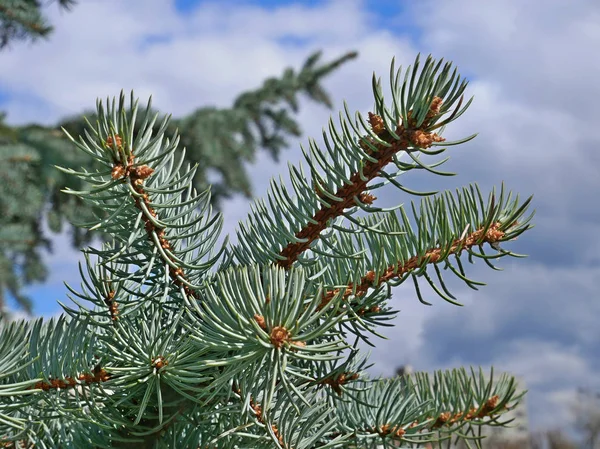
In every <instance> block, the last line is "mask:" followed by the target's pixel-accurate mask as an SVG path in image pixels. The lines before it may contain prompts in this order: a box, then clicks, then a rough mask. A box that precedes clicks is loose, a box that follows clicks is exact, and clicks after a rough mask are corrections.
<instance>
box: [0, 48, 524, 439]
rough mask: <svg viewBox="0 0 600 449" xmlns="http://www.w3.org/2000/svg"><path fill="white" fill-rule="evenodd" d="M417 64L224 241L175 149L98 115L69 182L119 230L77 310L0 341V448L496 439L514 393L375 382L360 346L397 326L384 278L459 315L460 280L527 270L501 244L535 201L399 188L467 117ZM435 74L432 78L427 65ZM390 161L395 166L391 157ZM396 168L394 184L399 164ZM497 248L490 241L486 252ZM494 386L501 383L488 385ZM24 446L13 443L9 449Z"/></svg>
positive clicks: (130, 117) (151, 133)
mask: <svg viewBox="0 0 600 449" xmlns="http://www.w3.org/2000/svg"><path fill="white" fill-rule="evenodd" d="M442 64H443V61H442V60H440V61H439V62H436V61H435V60H434V59H433V58H431V57H428V58H427V60H426V62H425V63H424V65H423V67H422V69H421V71H420V72H419V67H420V61H419V57H417V60H416V61H415V63H414V66H409V67H408V69H407V70H406V72H405V74H404V78H403V79H401V73H402V70H401V69H400V70H398V71H395V69H394V64H393V63H392V66H391V70H390V81H391V90H392V98H391V101H390V102H388V104H389V106H388V105H386V104H385V102H384V98H383V94H382V85H381V81H380V80H378V79H376V78H375V77H374V78H373V93H374V98H375V107H374V110H373V111H372V112H371V113H369V115H368V118H367V119H365V118H363V117H362V116H361V115H360V114H359V113H356V114H355V115H354V116H352V115H351V114H350V113H349V110H348V108H347V107H346V108H345V117H344V115H342V114H340V126H339V127H336V125H335V124H334V122H333V120H332V121H331V122H330V123H329V127H328V131H329V133H326V132H324V139H325V147H326V149H325V150H323V149H320V148H319V147H318V145H317V144H316V143H315V141H312V140H311V141H310V143H309V149H308V150H306V149H305V150H304V154H305V160H306V166H307V167H303V166H302V164H300V165H299V166H298V167H296V166H290V181H291V184H292V186H293V191H291V190H289V189H288V188H287V187H286V185H285V184H284V182H283V181H281V182H277V181H275V180H273V181H272V185H271V190H270V191H269V193H268V195H267V198H266V200H261V201H256V202H255V203H254V206H253V208H252V212H251V213H250V215H249V217H248V219H247V220H246V222H245V223H241V224H240V226H239V230H238V241H237V242H236V243H235V244H230V243H229V242H228V241H227V240H226V239H225V241H223V242H221V243H219V241H220V240H219V236H220V232H221V227H222V218H221V216H220V215H219V214H213V213H212V210H211V206H210V190H209V189H207V190H205V191H203V192H200V193H198V192H197V191H196V190H195V189H194V188H193V182H192V180H193V178H194V175H195V170H196V167H193V166H189V165H188V164H186V163H185V156H184V153H185V150H183V149H179V145H178V144H179V138H178V136H177V135H175V134H174V135H172V136H170V137H167V136H165V131H166V130H167V129H168V120H169V118H168V117H165V118H164V119H163V120H162V121H161V122H160V124H159V126H158V129H157V130H155V128H154V125H155V122H156V120H157V115H153V114H152V113H151V104H150V102H149V103H148V106H147V108H146V111H145V112H144V113H141V124H140V125H138V123H139V122H138V119H137V117H138V115H139V114H140V111H139V109H138V102H137V100H136V99H135V98H134V95H133V93H131V100H130V102H129V106H127V102H126V99H125V96H124V95H123V94H121V96H120V98H119V99H118V100H116V99H113V100H112V101H109V100H107V102H106V103H102V102H100V101H98V103H97V121H96V122H95V123H94V124H91V123H90V124H89V127H88V129H87V130H86V131H85V132H84V133H83V135H82V136H79V138H75V137H74V136H71V135H70V134H68V136H69V138H70V139H71V140H72V142H73V143H74V144H75V145H76V146H77V147H78V148H79V149H80V150H81V151H82V152H84V153H86V154H88V155H89V156H90V157H92V158H93V159H94V160H96V161H97V162H98V164H99V166H101V167H102V168H101V169H98V170H94V171H89V170H80V169H78V170H75V169H73V168H68V167H62V168H61V170H62V171H63V172H65V173H67V174H69V175H72V176H74V177H78V178H80V179H82V180H84V181H85V182H86V183H87V186H88V187H87V188H85V189H82V190H77V191H76V190H71V189H67V193H68V194H70V195H74V196H76V197H78V198H81V199H83V200H84V201H86V202H88V203H89V204H91V205H93V206H94V207H96V208H99V209H101V210H103V211H105V212H106V213H105V214H104V215H102V216H99V217H97V218H96V219H93V220H90V221H88V222H87V223H81V225H82V226H85V227H88V228H90V229H101V230H103V231H104V232H105V233H107V234H109V235H110V236H111V237H112V240H111V241H109V242H107V243H105V244H104V245H103V246H102V247H101V248H96V249H92V248H90V249H88V250H86V264H85V266H82V267H81V275H82V284H81V287H80V288H78V289H76V288H74V287H70V290H71V293H72V299H73V301H74V302H75V303H76V304H77V305H78V307H77V308H76V309H73V308H70V307H68V306H66V305H63V308H64V310H65V313H64V314H63V315H62V316H61V317H60V318H58V319H51V320H47V321H44V320H42V319H39V320H35V321H30V322H28V321H18V322H10V323H7V322H4V323H3V324H2V326H1V328H0V333H1V335H0V382H1V383H0V435H1V436H2V438H3V440H2V441H4V443H3V444H4V446H5V447H49V448H50V447H51V448H55V447H56V448H58V447H60V448H81V447H98V448H100V447H102V448H108V447H128V448H167V447H170V448H203V449H204V448H207V449H208V448H236V447H237V448H265V449H266V448H284V449H313V448H314V449H316V448H376V447H386V448H388V447H399V446H400V447H419V446H420V445H422V444H424V443H425V442H434V443H436V444H437V442H439V441H440V440H448V439H449V438H452V437H456V438H462V439H465V441H468V442H469V444H470V445H471V446H472V447H478V446H479V445H480V441H479V440H478V438H477V436H478V435H479V428H480V427H481V426H482V425H505V420H503V414H504V413H505V412H506V411H507V410H509V409H511V408H512V407H515V406H516V405H517V404H518V402H519V398H520V395H517V394H516V393H515V381H514V379H513V378H511V377H509V376H503V377H502V378H501V379H500V381H498V382H495V379H493V375H492V376H490V375H489V374H487V373H486V374H484V373H483V372H482V370H481V369H480V370H473V369H471V370H470V371H467V370H465V369H457V370H449V371H439V372H436V373H434V374H433V375H428V374H427V373H416V374H414V375H410V376H405V377H396V378H392V379H370V378H369V377H368V376H367V374H366V372H365V367H366V363H367V359H366V358H365V356H364V355H362V354H361V352H360V351H359V349H358V346H357V343H358V342H359V340H360V339H364V340H366V341H368V342H369V343H370V340H369V339H368V337H369V336H370V335H377V329H378V327H379V326H381V325H387V326H389V325H393V322H392V321H391V320H392V319H395V315H396V311H395V310H394V309H393V298H391V291H390V286H392V285H398V284H400V283H403V282H406V281H408V282H411V281H412V282H413V283H414V286H415V293H416V295H417V296H418V298H419V299H420V300H421V301H423V302H424V301H425V300H424V299H423V297H422V295H421V292H420V284H421V283H427V284H429V285H430V286H431V287H432V288H433V290H434V291H435V292H437V294H439V296H441V297H442V298H444V299H445V300H448V301H450V302H453V303H458V301H457V299H456V298H455V297H454V295H453V294H452V293H451V292H450V291H449V289H448V287H447V285H446V283H445V282H444V280H443V278H442V272H443V271H444V272H445V273H446V275H456V276H457V277H458V278H459V279H461V280H462V281H464V282H465V283H466V284H467V285H468V286H469V287H472V288H474V289H477V287H478V286H479V285H481V283H480V282H477V281H475V280H472V279H470V278H469V276H468V274H467V273H466V271H465V265H466V263H465V262H475V261H478V260H480V261H482V262H483V263H487V264H488V265H490V266H491V267H494V265H493V264H492V261H493V259H496V258H501V257H505V256H518V255H516V254H513V253H512V252H510V251H509V250H507V249H505V248H503V247H501V246H500V245H501V244H502V243H503V242H506V241H508V240H512V239H514V238H516V237H517V236H518V235H519V234H521V233H523V232H524V231H526V230H527V229H529V228H530V227H531V225H530V220H531V218H532V214H530V215H528V216H526V211H527V209H528V205H529V202H530V198H529V199H527V200H525V201H521V200H519V196H518V195H512V194H511V193H509V192H506V191H505V190H504V188H503V186H502V188H501V189H500V191H499V192H495V191H492V192H491V193H490V194H489V196H488V198H487V200H486V199H484V196H483V195H482V193H481V192H480V190H479V189H478V187H477V186H475V185H471V186H468V187H466V188H463V189H460V190H457V191H456V192H443V193H431V192H415V191H413V190H411V189H410V188H408V187H406V186H404V185H402V184H401V183H400V182H399V181H398V176H399V175H400V174H402V173H406V172H408V171H411V170H424V171H426V172H429V173H430V174H438V175H440V174H446V173H444V172H441V171H439V169H438V167H439V165H440V164H441V163H442V162H443V161H444V160H442V161H438V162H435V163H432V164H425V163H424V162H423V161H422V160H421V157H422V156H424V155H437V154H441V153H443V152H444V151H445V150H446V148H441V147H442V145H443V146H451V145H457V144H460V143H462V142H466V141H468V140H470V139H472V138H473V137H474V136H469V137H467V138H465V139H462V140H460V141H455V142H446V141H445V139H444V138H443V137H441V133H442V131H443V128H444V127H445V125H447V124H449V123H451V122H452V121H454V120H455V119H457V118H458V117H460V116H461V115H462V114H463V112H464V111H465V110H466V109H467V107H468V106H469V104H470V102H471V100H469V101H468V102H467V103H466V105H464V106H463V92H464V90H465V88H466V85H467V83H466V81H464V80H461V78H460V76H457V71H456V69H454V70H452V67H451V64H450V63H446V64H444V65H443V66H442ZM440 69H441V70H440ZM401 157H404V158H407V160H406V161H401V160H400V159H401ZM390 167H391V170H390ZM390 183H391V184H392V185H393V186H395V187H397V188H398V189H400V190H401V191H403V192H404V193H405V194H406V195H419V196H421V197H422V198H421V200H420V203H419V204H418V205H416V204H412V207H411V210H410V211H409V212H410V213H411V215H413V218H412V220H411V219H409V217H408V212H407V211H406V210H405V209H404V207H403V206H398V207H393V208H389V209H384V208H380V207H377V206H376V198H375V196H374V194H373V193H374V192H375V191H376V190H377V189H379V188H381V187H383V186H384V185H386V184H390ZM490 248H491V249H490ZM492 374H493V373H492ZM19 444H21V445H22V446H18V445H19Z"/></svg>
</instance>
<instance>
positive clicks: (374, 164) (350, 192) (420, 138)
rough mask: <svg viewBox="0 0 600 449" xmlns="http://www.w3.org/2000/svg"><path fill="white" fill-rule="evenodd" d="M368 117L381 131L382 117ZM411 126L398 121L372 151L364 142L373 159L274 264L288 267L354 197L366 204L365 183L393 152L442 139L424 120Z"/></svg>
mask: <svg viewBox="0 0 600 449" xmlns="http://www.w3.org/2000/svg"><path fill="white" fill-rule="evenodd" d="M440 103H441V98H439V97H436V98H434V101H433V102H432V104H431V109H430V112H429V115H428V118H429V119H431V118H433V117H434V116H435V115H436V114H438V113H439V108H440ZM369 118H370V120H371V126H372V127H373V130H374V132H375V133H376V134H378V135H380V134H382V133H383V132H384V128H383V119H382V118H381V117H379V116H376V115H374V114H372V113H369ZM411 126H414V123H411V124H409V125H408V126H407V128H406V129H405V128H404V125H400V126H399V127H398V129H397V130H396V133H397V134H398V135H399V136H400V138H399V139H397V140H395V141H394V142H393V143H392V145H390V146H387V147H386V146H384V145H379V146H378V147H377V151H376V152H375V151H372V150H371V149H370V148H368V147H367V146H366V145H365V146H364V147H363V149H364V150H365V153H366V154H367V155H368V156H375V159H376V160H375V161H371V160H367V162H366V163H365V164H364V166H363V167H362V170H361V171H360V172H356V173H354V174H353V175H352V176H351V177H350V183H348V184H346V185H344V186H343V187H341V188H340V189H339V190H337V191H336V192H335V193H334V196H335V197H336V198H339V199H341V200H340V201H338V202H337V204H334V205H333V206H331V207H322V208H321V209H319V211H318V212H317V213H316V214H315V215H314V216H313V217H312V219H311V220H310V223H309V224H308V225H307V226H306V227H304V228H303V229H302V230H301V231H299V232H297V233H296V235H295V237H296V240H299V241H297V242H294V243H289V244H288V245H287V246H286V247H285V248H284V249H283V250H281V252H280V253H279V255H280V256H281V257H282V258H283V259H281V258H278V259H279V260H278V261H277V264H278V265H279V266H281V267H283V268H289V267H290V266H291V265H292V264H293V263H294V262H295V261H296V260H297V259H298V257H299V255H300V254H301V253H302V252H304V251H306V250H307V249H308V248H309V247H310V245H311V243H312V242H313V241H314V240H316V239H317V238H318V237H319V235H320V234H321V232H322V231H323V230H325V229H326V228H327V226H328V224H329V222H330V220H333V219H335V218H337V217H339V216H341V215H342V214H343V212H344V210H345V209H348V208H350V207H352V206H354V205H355V204H356V203H355V201H356V200H355V198H357V197H358V198H361V199H362V202H363V203H366V204H370V203H371V202H372V201H373V198H374V197H373V196H372V195H368V194H367V193H366V190H367V184H368V183H369V182H370V181H371V180H372V179H374V178H375V177H376V176H377V175H378V174H379V172H380V170H381V169H382V168H383V167H385V166H386V165H387V164H389V163H390V162H392V159H393V157H394V156H395V155H396V153H398V152H399V151H407V150H408V148H409V147H410V146H413V145H414V146H418V147H420V148H423V149H425V148H429V147H430V146H431V144H432V143H433V142H442V141H444V140H445V139H444V138H443V137H440V136H438V135H437V134H435V133H427V132H426V131H425V130H426V129H427V126H429V121H428V120H426V121H425V122H423V125H422V128H420V129H412V127H411ZM375 145H376V146H377V145H378V144H377V143H375ZM314 222H316V223H314Z"/></svg>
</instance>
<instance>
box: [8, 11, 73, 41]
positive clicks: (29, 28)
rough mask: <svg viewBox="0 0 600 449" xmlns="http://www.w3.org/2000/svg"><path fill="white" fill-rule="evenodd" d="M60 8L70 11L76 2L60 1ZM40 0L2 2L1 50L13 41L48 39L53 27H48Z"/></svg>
mask: <svg viewBox="0 0 600 449" xmlns="http://www.w3.org/2000/svg"><path fill="white" fill-rule="evenodd" d="M57 3H58V6H59V7H61V8H62V9H65V10H69V9H70V8H71V7H72V6H73V5H74V4H75V3H76V2H75V0H58V1H57ZM41 8H42V2H40V1H39V0H0V49H4V48H6V47H7V46H8V45H9V44H10V43H11V42H12V41H19V40H27V39H30V40H31V41H35V40H37V39H39V38H40V37H42V38H46V39H47V38H48V36H49V35H50V33H51V32H52V31H53V29H54V28H53V27H52V26H51V25H48V23H47V22H46V19H45V18H44V16H43V14H42V11H41Z"/></svg>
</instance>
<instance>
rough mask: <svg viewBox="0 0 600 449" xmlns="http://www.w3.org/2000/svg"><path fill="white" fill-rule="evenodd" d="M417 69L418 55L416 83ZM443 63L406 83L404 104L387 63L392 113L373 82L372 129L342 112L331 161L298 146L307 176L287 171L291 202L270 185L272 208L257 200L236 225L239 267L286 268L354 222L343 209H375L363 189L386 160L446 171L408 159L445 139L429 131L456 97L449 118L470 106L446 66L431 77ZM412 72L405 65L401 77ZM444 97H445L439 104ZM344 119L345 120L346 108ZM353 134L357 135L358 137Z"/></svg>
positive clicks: (329, 145) (404, 166) (429, 62)
mask: <svg viewBox="0 0 600 449" xmlns="http://www.w3.org/2000/svg"><path fill="white" fill-rule="evenodd" d="M418 64H419V60H418V58H417V61H416V63H415V68H414V70H413V71H412V76H413V79H414V76H415V73H416V71H417V69H418ZM440 65H441V61H440V62H439V63H438V64H437V66H436V68H435V69H433V66H432V59H431V57H429V58H428V59H427V61H426V63H425V67H424V68H423V71H422V73H421V76H420V77H419V81H418V83H417V86H416V87H413V85H412V82H411V87H410V90H409V92H408V99H407V100H406V99H405V98H404V97H405V92H404V91H405V87H406V80H405V83H404V84H403V85H402V86H400V84H399V82H398V77H399V73H400V71H398V74H396V76H394V74H393V64H392V76H391V84H392V95H393V100H394V116H392V113H391V112H390V111H388V110H387V108H386V107H385V105H384V104H383V97H382V93H381V85H380V82H379V81H377V80H376V79H375V77H374V78H373V92H374V96H375V100H376V113H375V114H371V115H370V116H369V122H370V126H368V125H366V124H365V123H364V122H363V120H362V118H361V117H360V114H358V113H357V119H356V123H354V124H353V123H351V122H346V121H345V120H343V119H342V117H341V114H340V123H341V126H342V133H340V132H338V131H337V130H336V129H335V127H334V126H333V122H332V121H331V120H330V124H329V133H330V135H331V143H330V142H329V140H328V138H327V135H326V134H325V133H323V136H324V139H325V144H326V146H327V150H328V151H327V152H328V158H325V157H324V156H323V152H322V151H321V150H319V148H318V147H317V146H316V144H314V141H311V142H310V147H311V155H310V156H309V155H308V154H307V153H306V152H305V151H304V149H303V151H304V157H305V159H306V161H307V163H308V165H309V166H310V169H311V173H310V175H309V176H305V175H304V173H303V172H302V168H300V172H299V171H298V170H297V169H296V168H295V167H291V168H290V175H291V180H292V184H293V187H294V190H295V191H296V197H295V198H291V196H290V195H289V194H287V192H286V188H285V186H283V185H281V186H278V185H277V184H276V183H275V182H272V186H271V187H272V188H271V190H270V192H269V195H268V200H269V205H270V208H267V206H266V205H265V204H264V202H259V201H257V202H255V204H254V205H253V210H252V215H251V217H250V218H249V220H248V225H247V226H244V225H243V224H240V230H239V231H238V240H239V241H240V243H239V244H238V245H237V246H235V247H234V248H232V251H231V252H232V254H233V255H234V256H235V257H236V258H237V260H238V261H239V262H240V263H243V264H249V263H253V262H259V263H272V262H276V263H277V264H278V265H280V266H282V267H284V268H289V267H290V266H291V265H292V264H293V263H295V262H296V261H297V260H298V259H299V257H300V255H301V254H302V253H303V252H305V251H307V250H308V249H309V248H311V244H312V243H313V242H315V241H317V240H318V237H319V235H320V234H321V233H322V232H323V231H325V230H326V229H327V228H328V227H329V226H330V221H332V220H334V219H336V218H337V217H341V216H342V215H344V216H345V217H346V218H348V219H351V218H350V217H349V216H350V215H351V214H352V213H354V212H355V211H354V212H344V211H345V209H348V208H351V207H355V206H359V207H361V208H362V209H363V210H365V211H367V212H373V211H374V210H376V209H372V208H370V207H369V204H370V203H372V201H373V200H374V197H373V196H372V195H370V194H369V193H368V192H366V189H367V184H368V183H369V182H370V181H372V180H373V179H374V178H375V177H377V176H379V175H382V173H383V170H382V169H383V167H384V166H386V165H387V164H389V163H390V162H394V164H396V165H397V166H398V168H400V170H401V172H406V171H408V170H411V169H425V170H428V171H432V172H434V173H438V174H443V173H442V172H438V171H436V170H434V169H433V168H432V167H433V165H431V166H428V165H424V164H423V163H422V162H420V160H419V159H418V158H416V157H415V156H414V155H413V153H418V152H422V153H425V154H427V153H430V154H431V152H429V151H428V150H427V148H429V147H430V146H432V145H434V144H438V143H440V142H442V141H444V140H445V139H443V138H442V137H440V136H439V135H438V134H436V133H433V132H431V128H433V127H435V126H436V124H437V122H438V121H439V120H440V118H441V117H442V116H443V115H444V114H446V112H448V111H450V108H451V107H452V106H453V104H454V103H455V102H456V100H459V102H458V106H457V107H456V108H455V110H454V112H453V113H452V114H451V117H453V119H454V118H456V117H458V116H459V115H460V114H462V112H464V110H465V109H466V108H467V107H468V105H469V104H470V101H469V103H467V105H466V106H465V107H464V108H463V109H462V110H461V111H459V109H460V106H461V104H462V92H463V91H464V89H465V87H466V82H463V83H460V85H459V81H460V78H458V79H457V80H456V82H454V78H455V76H454V75H452V77H449V71H450V64H446V66H445V67H444V69H443V71H442V73H441V74H440V76H439V77H438V78H436V72H437V71H438V69H439V67H440ZM410 71H411V69H410V67H409V69H408V71H407V74H406V77H408V74H409V72H410ZM406 77H405V78H406ZM453 83H454V87H452V85H453ZM415 91H416V92H421V91H427V95H422V96H421V97H418V96H417V95H416V93H415ZM445 97H448V98H447V99H446V100H444V98H445ZM400 103H401V107H400V106H399V105H400ZM346 115H347V116H348V119H349V120H350V115H349V113H348V110H347V108H346ZM359 128H362V129H363V130H364V131H366V132H367V135H366V136H364V135H361V131H360V130H359ZM351 130H353V131H354V133H355V134H353V133H352V132H351ZM364 131H363V132H364ZM356 134H358V135H359V137H356ZM472 137H473V136H471V137H469V138H467V139H463V141H466V140H469V139H471V138H472ZM447 144H456V142H453V143H447ZM399 151H402V152H403V153H404V154H408V155H409V156H410V157H411V158H413V160H414V161H415V164H414V165H413V166H409V165H407V164H401V163H399V161H398V160H397V156H396V155H397V153H398V152H399ZM437 153H439V151H438V152H437ZM317 165H319V166H320V167H321V168H322V169H323V170H324V171H325V174H324V175H321V174H320V173H319V170H318V168H317ZM437 165H439V164H437ZM307 178H308V179H312V185H309V184H308V183H307ZM281 184H283V181H282V182H281ZM334 192H335V193H334ZM273 229H276V232H275V233H273V232H272V230H273ZM282 237H285V240H287V242H285V243H282V241H283V239H282ZM251 242H252V243H251ZM256 242H259V245H256Z"/></svg>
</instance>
